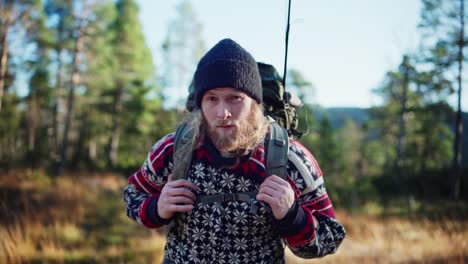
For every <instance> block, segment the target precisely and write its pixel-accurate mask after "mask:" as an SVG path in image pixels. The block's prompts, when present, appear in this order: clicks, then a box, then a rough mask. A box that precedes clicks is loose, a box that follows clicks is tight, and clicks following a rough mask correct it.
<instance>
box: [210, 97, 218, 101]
mask: <svg viewBox="0 0 468 264" xmlns="http://www.w3.org/2000/svg"><path fill="white" fill-rule="evenodd" d="M216 100H218V98H216V97H214V96H208V101H211V102H215V101H216Z"/></svg>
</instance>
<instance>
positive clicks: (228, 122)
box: [215, 120, 238, 126]
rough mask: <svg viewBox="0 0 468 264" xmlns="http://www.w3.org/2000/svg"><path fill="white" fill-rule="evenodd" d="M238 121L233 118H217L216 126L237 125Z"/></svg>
mask: <svg viewBox="0 0 468 264" xmlns="http://www.w3.org/2000/svg"><path fill="white" fill-rule="evenodd" d="M237 125H238V122H236V121H232V120H216V121H215V126H237Z"/></svg>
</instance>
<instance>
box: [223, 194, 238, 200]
mask: <svg viewBox="0 0 468 264" xmlns="http://www.w3.org/2000/svg"><path fill="white" fill-rule="evenodd" d="M234 200H236V194H235V193H225V194H223V195H222V196H221V201H222V202H229V201H234Z"/></svg>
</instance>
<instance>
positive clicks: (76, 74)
mask: <svg viewBox="0 0 468 264" xmlns="http://www.w3.org/2000/svg"><path fill="white" fill-rule="evenodd" d="M85 19H86V12H83V13H82V17H81V19H80V21H79V29H78V36H77V38H76V42H75V50H74V54H73V64H72V65H73V71H72V76H71V86H70V90H69V91H68V97H67V112H66V117H65V127H64V129H63V141H62V148H61V152H60V163H59V166H58V170H57V175H62V173H63V171H64V169H65V163H66V160H67V150H68V132H69V130H70V127H71V119H72V115H73V105H74V102H75V88H76V87H77V86H78V84H79V82H80V69H79V66H80V63H81V62H80V54H81V52H82V50H83V41H84V28H85V23H84V21H85Z"/></svg>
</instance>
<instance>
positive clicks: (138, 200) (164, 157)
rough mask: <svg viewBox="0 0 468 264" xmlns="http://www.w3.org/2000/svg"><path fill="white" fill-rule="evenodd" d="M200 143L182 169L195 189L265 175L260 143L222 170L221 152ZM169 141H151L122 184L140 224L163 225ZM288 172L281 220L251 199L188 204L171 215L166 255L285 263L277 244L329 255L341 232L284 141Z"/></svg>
mask: <svg viewBox="0 0 468 264" xmlns="http://www.w3.org/2000/svg"><path fill="white" fill-rule="evenodd" d="M207 145H209V144H205V145H204V146H202V147H200V148H199V149H197V150H195V151H194V154H193V159H192V164H191V167H190V169H189V175H188V180H189V181H191V182H192V183H194V184H195V185H197V186H198V188H199V189H198V190H197V193H196V195H213V194H220V193H239V192H249V191H255V190H258V189H259V186H260V184H261V183H262V182H263V180H264V179H265V177H266V174H265V166H264V159H265V154H264V153H265V152H264V148H263V146H259V147H258V148H257V150H256V151H254V153H252V154H251V155H249V156H246V157H245V158H244V159H241V161H240V163H239V164H238V165H236V166H235V167H231V168H229V169H228V168H225V167H223V166H220V165H217V164H220V162H219V158H220V157H217V155H216V153H214V152H213V151H212V148H209V147H207ZM173 147H174V133H172V134H169V135H167V136H166V137H164V138H163V139H161V140H160V141H158V142H157V143H156V144H155V145H154V146H153V147H152V148H151V151H150V152H149V154H148V157H147V159H146V161H145V162H144V164H143V166H142V167H141V169H140V170H139V171H137V172H136V173H135V174H133V175H132V176H130V177H129V184H128V186H127V187H126V188H125V190H124V200H125V202H126V205H127V215H128V216H129V217H130V218H131V219H133V220H135V221H137V222H139V223H141V224H143V225H145V226H146V227H150V228H158V227H161V226H162V225H164V224H167V221H164V220H163V219H161V218H160V217H159V216H158V215H157V201H158V197H159V194H160V192H161V189H162V187H163V186H164V184H165V183H166V181H167V178H168V175H169V174H170V173H172V166H173V165H172V161H173V159H172V156H173V155H172V154H173ZM287 173H288V176H287V179H288V181H289V183H290V184H291V186H292V188H293V189H294V191H295V199H296V201H295V203H294V205H293V207H292V208H291V210H290V211H289V212H288V213H287V215H286V216H285V218H284V219H282V220H280V221H277V220H275V218H274V217H273V214H272V211H271V208H270V207H269V205H267V204H265V203H263V202H258V201H257V200H253V199H252V200H251V201H248V202H246V201H224V202H221V201H217V202H213V203H209V204H206V203H195V205H194V209H193V210H192V211H191V212H190V213H184V214H177V215H176V216H175V217H174V218H173V219H171V222H172V225H171V226H170V231H169V233H168V237H167V243H166V253H165V254H166V259H169V260H171V263H284V244H286V245H287V246H288V247H289V248H290V249H291V251H292V252H293V253H294V254H296V255H297V256H299V257H302V258H314V257H321V256H324V255H327V254H331V253H334V252H335V251H336V250H337V248H338V246H339V245H340V243H341V241H342V240H343V239H344V237H345V230H344V228H343V226H342V225H341V224H340V223H339V222H337V221H336V219H335V215H334V211H333V207H332V204H331V202H330V199H329V198H328V195H327V192H326V190H325V184H324V181H323V177H322V172H321V170H320V168H319V166H318V164H317V162H316V161H315V159H314V157H313V156H312V155H311V154H310V153H309V151H308V150H307V149H306V148H304V147H303V146H302V145H301V144H300V143H298V142H296V141H294V140H290V149H289V154H288V163H287ZM312 216H315V219H317V221H318V223H317V227H315V223H314V218H313V217H312Z"/></svg>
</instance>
